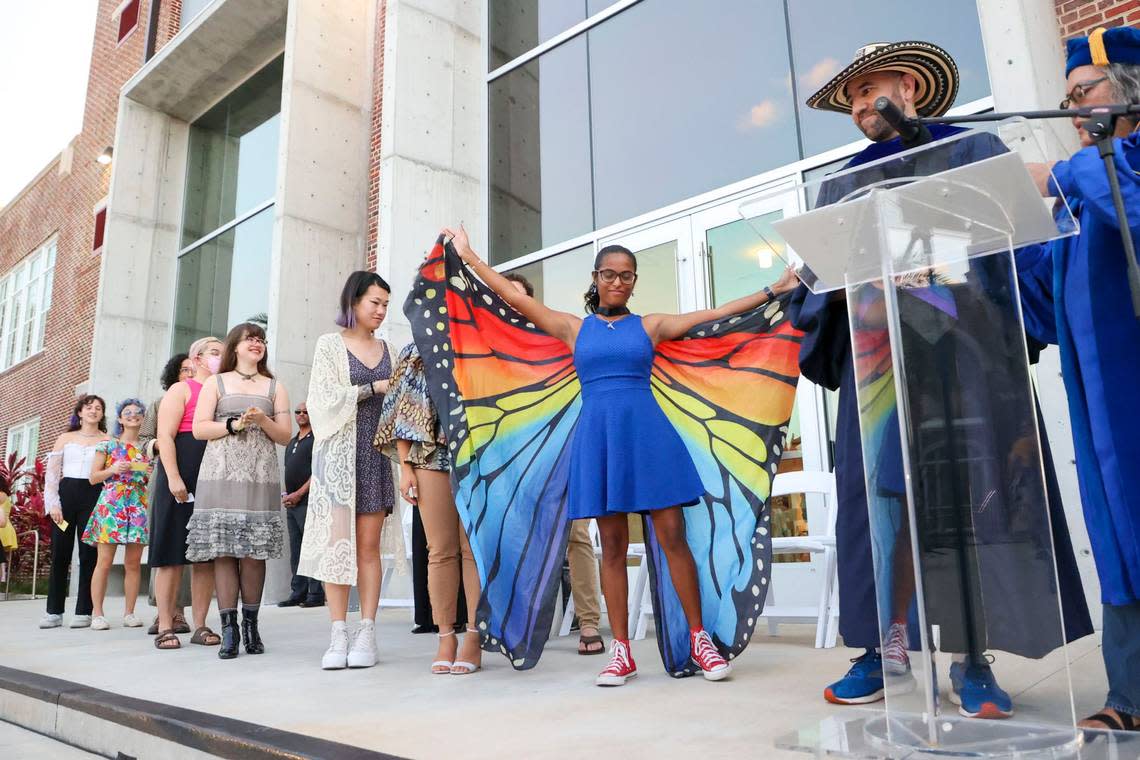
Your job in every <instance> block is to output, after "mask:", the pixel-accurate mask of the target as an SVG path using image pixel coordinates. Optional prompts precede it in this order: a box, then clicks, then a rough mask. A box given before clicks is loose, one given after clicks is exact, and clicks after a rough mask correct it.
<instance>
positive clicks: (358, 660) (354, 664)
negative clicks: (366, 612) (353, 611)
mask: <svg viewBox="0 0 1140 760" xmlns="http://www.w3.org/2000/svg"><path fill="white" fill-rule="evenodd" d="M376 660H377V655H376V621H374V620H361V621H360V627H359V628H357V629H356V637H355V638H354V639H353V640H352V649H350V650H349V651H348V667H350V668H370V667H372V666H373V665H375V664H376Z"/></svg>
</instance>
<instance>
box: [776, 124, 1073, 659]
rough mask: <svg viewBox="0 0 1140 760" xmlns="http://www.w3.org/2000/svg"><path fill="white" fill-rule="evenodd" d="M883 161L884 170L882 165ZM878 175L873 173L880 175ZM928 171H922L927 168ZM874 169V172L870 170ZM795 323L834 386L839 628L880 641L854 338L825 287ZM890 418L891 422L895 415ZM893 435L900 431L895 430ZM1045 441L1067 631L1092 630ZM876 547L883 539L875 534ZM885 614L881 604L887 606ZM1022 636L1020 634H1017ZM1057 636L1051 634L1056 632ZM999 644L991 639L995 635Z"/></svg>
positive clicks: (966, 144)
mask: <svg viewBox="0 0 1140 760" xmlns="http://www.w3.org/2000/svg"><path fill="white" fill-rule="evenodd" d="M964 131H965V130H962V129H960V128H956V127H949V126H940V125H939V126H933V127H931V133H932V135H933V136H934V138H935V139H936V140H941V139H944V138H947V137H950V136H952V135H956V134H960V133H962V132H964ZM902 150H903V148H902V146H901V144H900V141H899V140H898V139H897V138H896V139H894V140H889V141H885V142H882V143H876V144H874V145H871V146H869V147H868V148H866V149H865V150H864V151H862V152H861V153H859V154H858V155H856V156H855V157H854V158H852V159H851V161H849V162H848V163H847V165H846V166H845V167H844V168H845V169H848V168H852V167H856V166H860V165H862V164H867V163H870V162H873V161H876V160H878V159H881V158H884V157H886V156H890V155H893V154H895V153H899V152H901V151H902ZM1005 150H1006V148H1005V146H1004V145H1003V144H1002V143H1001V142H1000V141H999V140H997V139H996V138H992V137H991V136H989V135H984V134H979V135H978V137H977V139H963V140H960V141H958V142H956V143H955V144H953V146H951V147H950V148H949V151H948V152H946V153H944V154H943V156H942V157H941V158H942V160H944V161H945V162H946V166H943V167H939V168H942V169H945V168H951V167H953V166H961V165H965V164H969V163H972V162H974V161H979V160H982V159H983V158H987V157H989V156H992V155H996V154H998V153H1002V152H1004V151H1005ZM880 168H881V170H882V171H881V172H879V169H880ZM880 173H881V174H882V175H883V176H878V174H880ZM914 173H915V170H914V168H913V165H912V167H911V168H910V170H909V171H908V170H907V168H906V167H905V166H902V165H900V164H895V163H891V164H887V165H884V166H883V167H875V168H874V169H873V170H871V171H870V172H868V173H867V174H860V175H857V176H854V177H844V178H841V179H837V180H832V181H830V182H828V183H826V184H825V185H824V186H823V187H822V188H821V192H820V196H819V201H818V202H817V206H824V205H828V204H830V203H835V202H837V201H838V200H839V199H840V198H842V197H843V196H845V195H847V194H848V193H850V192H852V191H854V190H856V189H858V187H859V186H862V185H865V184H868V183H870V182H873V181H876V180H878V179H883V178H886V177H887V176H902V175H904V174H908V175H913V174H914ZM924 173H925V172H924ZM873 175H874V176H873ZM789 309H790V314H791V316H792V320H793V323H794V324H795V325H796V327H798V328H799V329H802V330H804V331H805V336H804V339H803V343H802V344H801V350H800V369H801V371H802V372H803V374H804V375H805V376H806V377H808V378H809V379H810V380H812V381H813V382H815V383H817V384H819V385H822V386H824V387H827V388H830V389H832V390H835V389H838V390H839V403H838V407H839V408H838V419H837V421H836V422H837V425H836V427H837V430H836V442H835V473H836V481H837V488H838V497H839V505H838V509H839V511H838V514H837V524H836V534H837V538H836V543H837V552H838V558H839V600H840V601H839V603H840V617H839V626H840V628H839V630H840V634H841V635H842V636H843V640H844V642H845V643H846V644H847V645H848V646H851V647H865V648H870V647H877V646H879V643H880V635H879V634H880V621H879V616H878V612H877V602H876V593H875V588H876V577H875V568H874V562H873V555H872V535H871V525H870V520H869V516H868V506H867V493H866V488H865V484H864V477H863V451H862V445H861V440H860V427H859V406H858V398H857V394H856V389H855V375H854V364H853V357H852V350H851V337H850V330H849V323H848V317H847V303H846V301H845V300H830V298H829V296H828V295H827V294H821V295H815V294H812V293H811V292H810V291H808V290H807V288H806V287H803V286H801V287H800V288H799V289H798V290H797V291H796V292H795V293H794V294H793V297H792V303H791V305H790V307H789ZM893 424H895V425H896V429H897V421H896V422H894V423H893ZM895 438H897V434H896V435H895ZM1042 443H1043V445H1044V446H1043V451H1042V454H1043V458H1044V460H1045V470H1046V480H1047V487H1048V491H1049V499H1050V502H1051V509H1050V522H1051V527H1052V530H1053V534H1054V542H1055V547H1054V551H1055V555H1056V560H1057V564H1058V575H1059V577H1060V581H1061V583H1060V586H1061V595H1062V598H1063V600H1064V604H1063V610H1064V617H1065V620H1064V622H1065V629H1066V638H1067V639H1069V640H1072V639H1074V638H1078V637H1080V636H1083V635H1087V634H1088V633H1091V632H1092V623H1091V620H1090V618H1089V614H1088V608H1087V605H1086V604H1085V601H1084V595H1083V590H1082V588H1081V585H1080V579H1079V576H1078V574H1077V571H1076V561H1075V559H1074V556H1073V552H1072V545H1071V542H1070V540H1069V535H1068V528H1067V525H1066V524H1065V521H1064V513H1063V510H1062V509H1061V506H1060V505H1061V502H1060V493H1059V489H1058V487H1057V483H1056V476H1055V472H1054V468H1053V462H1052V457H1051V456H1050V454H1049V451H1048V446H1047V443H1046V442H1045V441H1042ZM875 499H876V501H877V502H879V501H882V503H877V504H876V508H877V509H895V510H897V509H898V507H897V505H896V506H892V505H890V504H889V502H887V501H885V500H884V499H885V495H884V494H878V493H877V494H875ZM877 540H879V546H880V552H882V551H883V549H882V547H883V546H884V544H885V543H886V542H885V541H884V540H883V538H882V537H879V538H878V539H877ZM880 570H881V573H883V572H885V573H886V575H883V577H880V578H879V579H878V582H879V585H880V587H884V588H889V583H890V579H889V567H887V568H880ZM884 614H885V611H884ZM1021 638H1024V637H1021ZM1054 638H1055V637H1054ZM995 643H996V642H995ZM1056 643H1057V642H1054V641H1048V642H1044V641H1043V642H1032V641H1028V642H1025V641H1021V642H1014V643H1012V644H1009V643H1007V644H1006V645H1005V646H1002V647H1001V648H1005V649H1007V650H1008V651H1019V650H1020V651H1024V652H1025V654H1026V655H1027V656H1040V655H1041V653H1042V649H1043V648H1045V649H1048V648H1052V646H1054V645H1055V644H1056Z"/></svg>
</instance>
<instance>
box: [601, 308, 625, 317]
mask: <svg viewBox="0 0 1140 760" xmlns="http://www.w3.org/2000/svg"><path fill="white" fill-rule="evenodd" d="M594 313H595V314H598V315H600V316H603V317H623V316H625V315H626V314H629V309H628V308H626V307H625V306H599V307H598V308H596V309H594Z"/></svg>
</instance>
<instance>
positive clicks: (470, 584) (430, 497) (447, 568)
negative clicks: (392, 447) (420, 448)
mask: <svg viewBox="0 0 1140 760" xmlns="http://www.w3.org/2000/svg"><path fill="white" fill-rule="evenodd" d="M416 480H417V483H418V490H419V505H418V506H419V510H420V519H421V520H422V521H423V524H424V536H425V537H426V538H427V547H428V595H429V596H430V597H431V611H432V618H433V619H434V622H435V624H436V625H437V626H439V630H440V632H446V631H450V630H451V628H452V626H454V625H455V608H456V601H457V599H458V596H459V577H460V573H462V576H463V594H464V596H465V597H467V610H468V612H467V614H468V616H469V618H470V619H471V620H472V621H473V620H474V615H475V610H477V609H478V608H479V570H478V568H477V567H476V565H475V555H474V554H472V553H471V545H470V544H469V543H468V542H467V533H466V532H465V531H464V530H463V526H462V525H461V524H460V522H459V512H457V511H456V509H455V502H454V500H453V499H452V495H451V483H450V482H449V479H448V475H447V473H446V472H438V471H435V470H424V469H417V470H416Z"/></svg>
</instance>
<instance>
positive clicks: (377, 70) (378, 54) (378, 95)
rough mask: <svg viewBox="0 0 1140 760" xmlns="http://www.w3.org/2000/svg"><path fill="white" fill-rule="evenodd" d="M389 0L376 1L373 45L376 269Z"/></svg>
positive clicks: (371, 183) (371, 255) (371, 192)
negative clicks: (385, 42) (381, 119)
mask: <svg viewBox="0 0 1140 760" xmlns="http://www.w3.org/2000/svg"><path fill="white" fill-rule="evenodd" d="M387 6H388V3H387V0H378V2H377V5H376V37H375V40H374V41H373V45H372V135H371V138H370V140H369V147H368V250H367V253H368V269H370V270H372V271H375V270H376V263H377V262H376V250H377V235H378V233H379V228H380V117H381V111H382V110H383V105H384V28H385V25H386V23H387V22H386V20H385V16H386V13H385V11H386V10H387Z"/></svg>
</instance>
